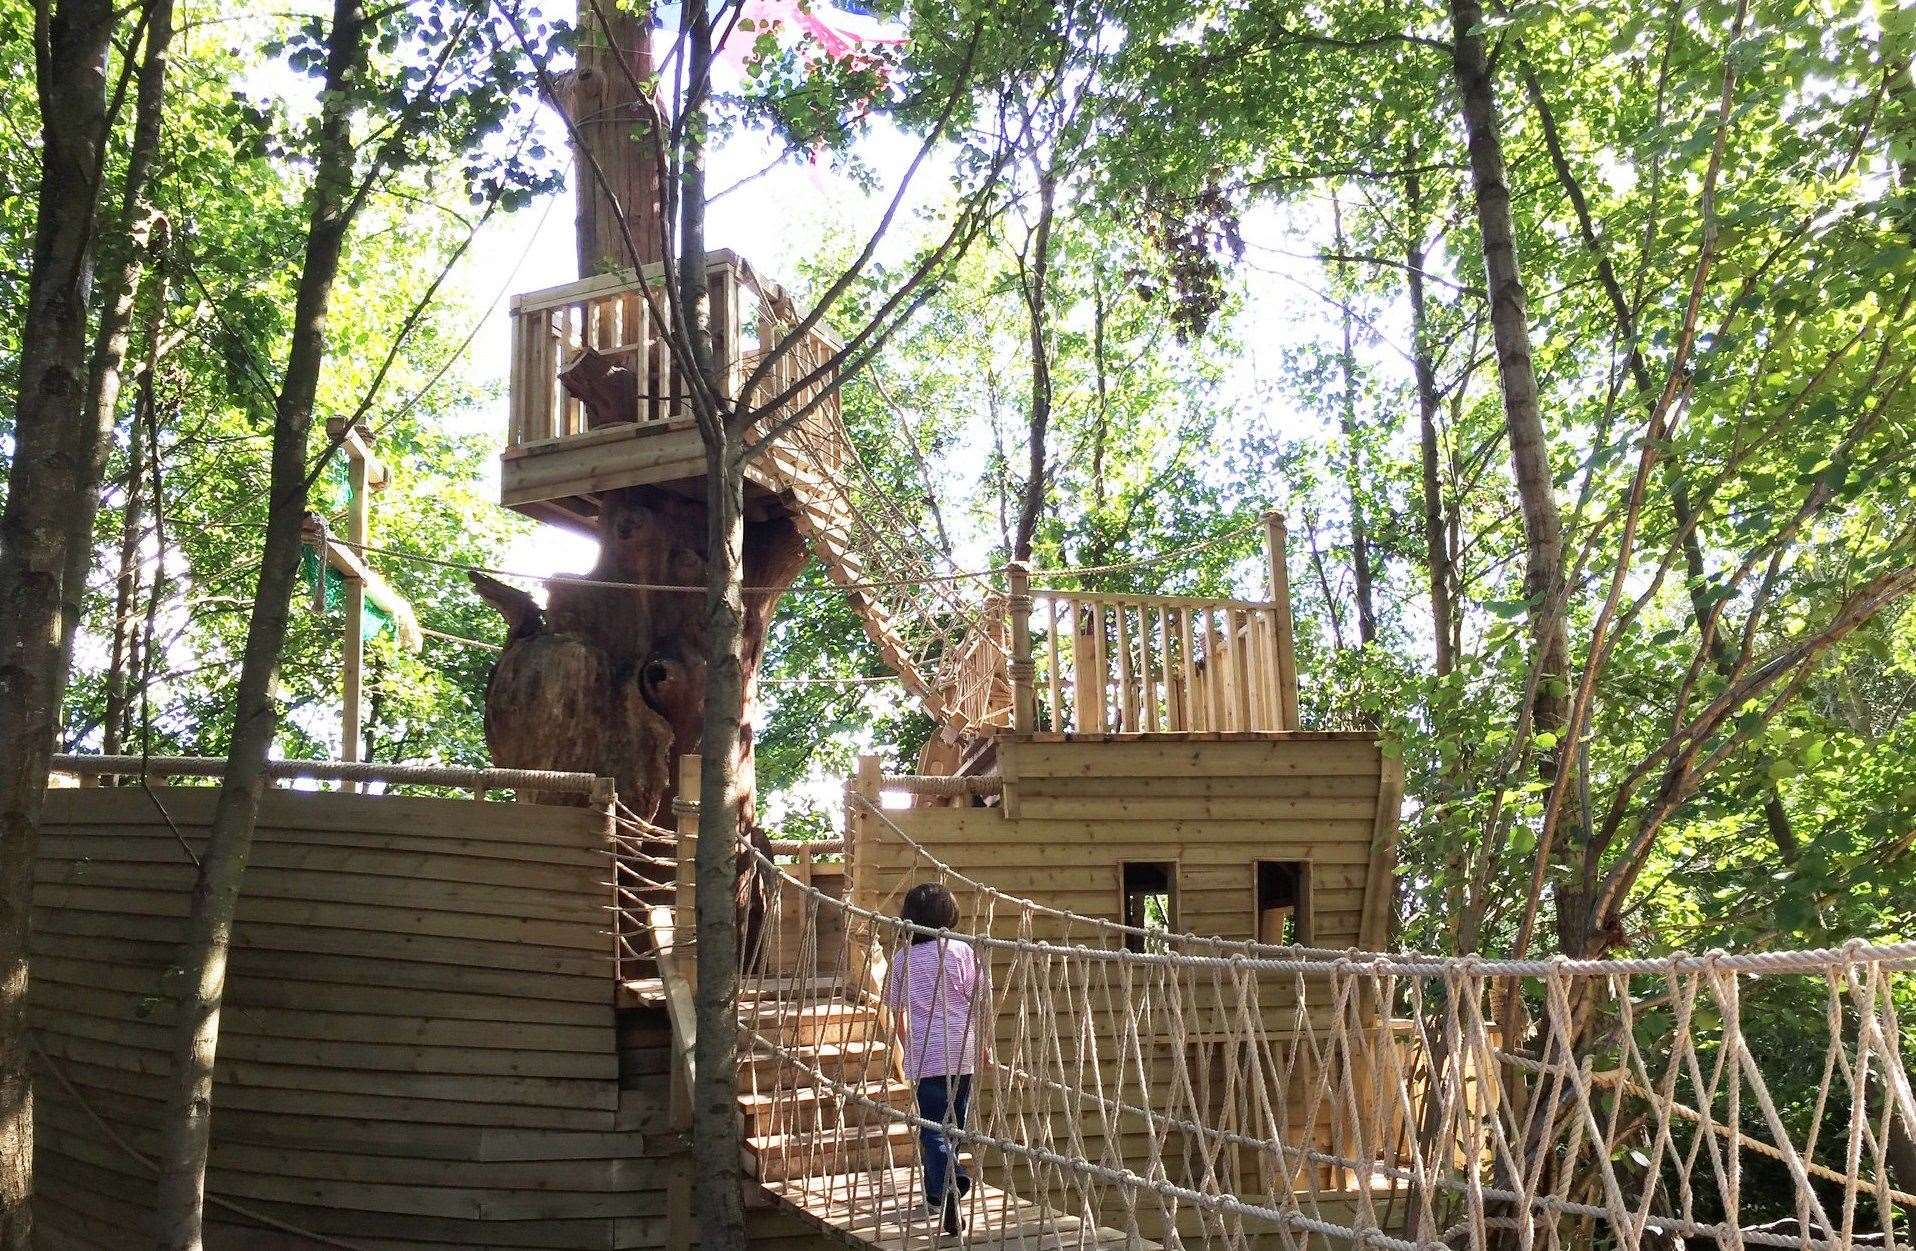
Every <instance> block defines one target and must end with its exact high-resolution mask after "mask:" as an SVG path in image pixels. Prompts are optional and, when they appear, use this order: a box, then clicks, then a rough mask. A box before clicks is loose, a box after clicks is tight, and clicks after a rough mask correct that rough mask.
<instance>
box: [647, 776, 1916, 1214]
mask: <svg viewBox="0 0 1916 1251" xmlns="http://www.w3.org/2000/svg"><path fill="white" fill-rule="evenodd" d="M859 802H864V801H862V800H861V801H859ZM870 811H871V812H872V813H874V814H876V816H877V818H878V824H879V825H880V826H881V827H883V830H884V836H885V837H887V838H897V839H902V840H905V841H906V842H909V836H908V835H906V834H905V832H904V831H903V830H901V829H899V828H898V826H897V825H895V824H893V823H891V822H890V821H888V820H886V819H885V818H884V815H883V813H882V811H880V810H878V809H877V808H876V806H875V805H874V806H871V808H870ZM663 835H664V832H662V831H660V832H658V833H657V834H656V835H648V834H645V833H644V832H642V831H639V830H637V829H636V828H635V827H633V826H631V825H630V823H628V824H627V826H626V829H625V831H624V834H623V842H624V845H625V846H626V848H627V852H626V854H627V855H629V856H630V857H632V858H634V860H635V861H637V862H639V863H638V864H637V867H635V868H633V869H632V870H631V872H632V873H633V874H634V875H635V879H636V877H637V876H638V875H645V876H652V875H654V874H657V873H659V872H662V871H663V866H664V865H665V864H667V863H671V862H672V859H673V854H672V853H671V852H670V851H669V850H668V849H666V848H665V847H664V846H663V844H662V843H661V842H660V841H659V838H660V837H661V836H663ZM743 855H744V858H745V859H746V860H747V862H748V863H749V864H750V865H752V866H753V867H754V868H755V869H756V873H757V880H758V882H759V884H760V887H761V890H762V894H763V903H764V909H763V915H764V922H763V924H762V926H761V927H759V928H758V930H757V938H756V942H755V944H754V946H755V951H754V953H752V956H751V957H750V959H751V965H750V969H749V971H748V972H747V973H746V975H745V976H744V978H743V981H742V988H741V995H740V1021H741V1044H740V1045H741V1057H740V1085H739V1088H740V1108H741V1116H742V1124H743V1131H744V1134H745V1141H746V1160H747V1164H748V1167H749V1171H750V1173H751V1175H752V1176H753V1177H754V1178H755V1179H756V1180H757V1182H758V1184H760V1185H761V1186H763V1187H764V1188H765V1189H766V1190H767V1191H768V1192H770V1193H771V1194H772V1195H773V1196H774V1197H775V1198H776V1199H778V1200H779V1201H780V1202H782V1203H784V1204H786V1205H788V1206H789V1207H791V1208H792V1209H794V1210H796V1211H798V1212H800V1213H801V1214H803V1215H806V1216H807V1217H809V1218H810V1219H812V1220H813V1221H814V1222H816V1223H817V1224H819V1225H821V1226H824V1227H826V1228H828V1229H830V1230H832V1231H834V1232H836V1233H838V1234H840V1235H841V1236H842V1237H844V1238H846V1239H848V1240H850V1241H852V1242H853V1243H855V1244H857V1245H866V1244H871V1245H882V1246H885V1247H888V1248H891V1247H895V1248H904V1247H915V1246H926V1247H929V1246H933V1245H965V1246H978V1247H1011V1246H1021V1247H1025V1246H1029V1247H1038V1246H1043V1247H1060V1248H1062V1247H1118V1246H1125V1247H1155V1246H1165V1247H1183V1246H1220V1247H1227V1248H1252V1247H1283V1248H1286V1249H1289V1248H1302V1247H1305V1246H1306V1245H1310V1244H1317V1245H1324V1244H1326V1243H1346V1244H1349V1245H1352V1246H1366V1247H1377V1248H1388V1249H1391V1251H1410V1249H1412V1248H1419V1249H1422V1248H1429V1249H1432V1251H1435V1249H1436V1248H1439V1247H1445V1248H1461V1247H1472V1248H1490V1247H1493V1246H1494V1247H1497V1248H1500V1249H1501V1248H1516V1249H1518V1251H1530V1249H1531V1248H1536V1247H1542V1248H1555V1247H1571V1246H1575V1247H1597V1246H1607V1245H1613V1246H1621V1247H1631V1248H1640V1247H1653V1248H1664V1247H1675V1246H1677V1245H1679V1244H1683V1243H1688V1242H1690V1241H1692V1240H1698V1241H1704V1242H1709V1243H1714V1244H1715V1245H1717V1246H1719V1247H1731V1248H1744V1247H1768V1246H1775V1247H1804V1248H1848V1247H1858V1246H1881V1247H1890V1248H1893V1247H1897V1246H1904V1245H1907V1244H1908V1241H1909V1218H1910V1215H1911V1213H1912V1212H1916V1195H1913V1194H1911V1193H1910V1190H1911V1189H1912V1179H1911V1176H1910V1173H1909V1172H1908V1170H1909V1169H1910V1167H1911V1166H1912V1163H1913V1162H1916V1161H1913V1160H1912V1143H1916V1098H1913V1097H1912V1093H1911V1086H1910V1081H1909V1077H1908V1071H1907V1067H1906V1064H1905V1061H1904V1058H1903V1050H1904V1047H1905V1046H1906V1044H1907V1042H1908V1041H1909V1040H1908V1038H1907V1037H1906V1031H1907V1030H1908V1028H1909V1027H1908V1026H1907V1025H1905V1024H1904V1023H1903V1022H1904V1017H1905V1015H1906V1014H1907V1013H1908V1012H1910V1010H1911V1001H1912V997H1913V995H1916V979H1913V978H1912V976H1911V972H1910V970H1911V969H1912V967H1916V943H1905V944H1900V945H1896V946H1884V947H1871V946H1867V945H1865V944H1863V943H1861V942H1860V941H1858V942H1851V943H1849V944H1846V945H1845V946H1843V947H1842V948H1838V949H1826V950H1818V951H1802V952H1765V953H1754V954H1740V955H1726V954H1723V953H1711V954H1708V955H1701V956H1693V955H1682V954H1679V955H1672V956H1666V957H1658V958H1646V959H1634V960H1612V961H1570V960H1563V959H1555V960H1525V961H1507V960H1491V959H1482V958H1476V957H1464V958H1437V957H1420V956H1391V955H1377V954H1365V953H1358V952H1339V951H1329V950H1323V949H1315V948H1308V947H1290V946H1272V945H1268V944H1260V943H1256V942H1248V941H1239V940H1228V939H1220V938H1213V937H1205V936H1201V935H1193V934H1181V933H1172V932H1169V931H1166V930H1163V929H1153V928H1148V927H1136V926H1128V925H1124V924H1120V923H1117V922H1113V921H1110V920H1104V919H1100V918H1095V917H1086V916H1078V915H1075V914H1070V913H1065V912H1062V911H1061V910H1059V909H1055V908H1047V907H1045V906H1043V905H1040V904H1037V903H1035V902H1033V901H1030V900H1025V899H1019V898H1016V897H1013V896H1010V895H1008V894H1006V893H1004V892H1002V891H998V890H995V889H993V888H991V887H990V886H989V885H987V884H986V883H983V882H981V881H978V880H977V879H975V878H972V877H968V876H966V875H964V874H962V873H959V872H957V871H955V870H953V869H951V868H949V867H948V866H946V865H944V864H942V863H941V862H939V861H938V860H937V859H936V858H935V857H933V856H932V855H931V854H930V853H929V852H927V851H926V850H925V849H924V848H922V847H915V849H914V860H915V861H916V868H915V870H914V872H912V873H911V874H909V875H901V876H900V877H899V878H898V880H897V881H895V882H890V883H886V884H884V889H883V890H882V891H881V892H880V901H879V903H878V905H877V906H875V907H869V908H868V907H862V906H859V905H857V904H855V903H852V902H849V901H847V900H844V899H840V898H837V897H835V896H834V895H833V894H831V893H830V892H828V891H826V890H824V889H822V888H820V887H819V886H817V885H815V884H813V883H811V882H809V881H806V880H803V879H802V878H801V877H800V876H799V875H797V874H795V873H794V872H793V871H792V869H791V867H790V866H788V865H782V864H780V863H778V862H777V859H776V858H775V856H768V855H766V854H765V853H764V852H763V851H762V850H748V851H746V852H745V853H743ZM648 861H649V862H651V863H650V864H646V863H644V862H648ZM675 867H676V866H675ZM652 880H654V881H656V880H657V878H656V877H655V876H653V877H652ZM919 881H942V882H944V883H946V884H947V885H948V886H949V887H950V888H951V889H952V890H953V892H954V894H955V895H956V896H957V897H958V898H959V899H960V901H961V908H962V915H961V919H960V922H959V924H958V925H956V926H954V927H953V928H952V929H950V930H939V931H931V930H924V929H920V928H919V927H915V926H912V925H909V924H907V923H905V922H903V921H901V920H899V919H897V918H896V917H895V916H894V915H892V913H894V912H895V911H896V905H897V903H898V899H899V897H900V896H902V893H903V891H904V889H906V888H908V887H909V886H910V885H912V884H915V883H916V882H919ZM652 898H654V899H656V898H657V896H656V895H654V896H652ZM653 907H654V909H655V910H654V912H653V920H654V925H653V932H654V933H655V934H657V935H660V936H661V937H662V938H663V941H664V943H665V945H666V946H667V947H669V946H670V945H671V935H672V934H673V933H674V932H677V933H683V934H688V935H689V934H690V932H691V918H690V917H675V916H674V915H673V908H672V906H670V905H664V906H661V905H657V904H656V903H655V904H654V905H653ZM1041 916H1042V917H1045V918H1047V919H1048V920H1049V921H1050V922H1052V923H1054V927H1053V932H1054V933H1055V932H1056V929H1055V922H1056V921H1057V920H1059V919H1060V918H1063V919H1065V920H1067V921H1068V925H1067V926H1066V928H1065V930H1064V935H1065V936H1064V938H1063V939H1062V940H1059V939H1055V938H1054V939H1051V940H1048V941H1037V940H1035V939H1034V938H1033V937H1032V935H1033V932H1034V921H1035V920H1036V919H1037V918H1039V917H1041ZM913 939H919V940H924V939H936V940H958V941H963V942H967V943H970V944H972V945H973V947H974V948H975V949H976V950H977V952H978V954H979V956H980V957H981V962H982V963H984V964H987V965H988V966H989V970H990V972H989V977H988V978H987V979H984V980H983V981H982V982H981V983H980V989H979V990H978V992H977V994H976V996H975V999H974V1001H972V1002H971V1003H970V1004H969V1007H970V1010H971V1011H972V1012H973V1013H974V1014H975V1019H976V1020H978V1021H980V1022H981V1023H983V1029H982V1032H983V1033H984V1034H985V1035H987V1036H988V1038H989V1041H988V1043H987V1045H985V1046H983V1047H981V1048H980V1049H979V1050H980V1051H981V1052H982V1054H979V1055H976V1056H974V1059H975V1061H976V1062H977V1076H976V1078H975V1079H974V1080H975V1090H974V1095H973V1101H972V1108H971V1116H970V1118H969V1122H968V1124H967V1125H965V1126H963V1127H960V1126H958V1125H955V1124H951V1123H949V1121H950V1118H949V1117H947V1118H946V1123H944V1124H942V1125H940V1124H939V1123H938V1122H933V1121H927V1120H924V1119H923V1118H921V1117H919V1116H918V1114H917V1109H916V1106H915V1103H914V1101H913V1098H912V1094H913V1092H912V1088H911V1087H910V1086H909V1085H907V1084H906V1083H905V1082H904V1080H903V1077H904V1072H905V1070H904V1069H903V1068H902V1067H901V1065H900V1058H901V1057H900V1048H899V1042H900V1039H901V1037H902V1038H909V1037H910V1036H911V1028H912V1023H911V1022H910V1021H909V1020H905V1019H901V1018H902V1016H903V1015H904V1014H903V1013H901V1012H899V1011H897V1010H896V1009H897V1006H898V1005H897V1003H896V996H888V995H886V994H884V992H883V987H884V985H885V981H884V978H885V970H886V968H887V967H889V966H890V965H892V964H895V963H896V962H897V960H898V959H899V957H900V956H901V955H902V954H903V952H904V950H905V948H906V947H908V946H909V945H910V943H911V942H912V941H913ZM684 951H685V943H683V942H681V943H680V944H679V945H678V952H679V955H678V958H677V963H678V964H679V965H680V966H681V967H687V966H689V964H690V961H689V960H687V959H685V958H684V955H683V953H684ZM940 993H942V991H941V992H940ZM888 1000H891V1001H892V1002H888ZM954 1006H955V1005H954ZM1755 1025H1760V1026H1761V1031H1760V1033H1758V1032H1757V1031H1756V1030H1755V1029H1753V1028H1751V1027H1752V1026H1755ZM1758 1038H1762V1039H1766V1040H1769V1041H1770V1043H1771V1044H1772V1045H1773V1046H1775V1047H1776V1050H1774V1052H1765V1053H1762V1054H1759V1053H1757V1052H1756V1051H1755V1050H1754V1048H1755V1046H1756V1040H1757V1039H1758ZM937 1128H942V1129H943V1131H944V1132H945V1133H946V1134H947V1135H948V1137H949V1138H950V1139H951V1140H952V1141H953V1142H954V1143H955V1144H957V1150H958V1151H959V1152H960V1153H961V1157H962V1158H963V1159H964V1160H965V1162H966V1167H967V1168H968V1169H969V1170H970V1172H971V1173H972V1174H973V1176H974V1177H975V1178H976V1182H977V1184H976V1185H974V1186H973V1187H972V1188H971V1189H970V1191H969V1193H968V1194H967V1195H966V1197H965V1198H964V1200H963V1212H964V1215H965V1216H966V1217H967V1218H968V1222H967V1227H966V1228H965V1230H964V1231H963V1232H962V1233H960V1234H958V1235H956V1236H952V1235H946V1234H942V1233H941V1232H940V1229H939V1220H938V1216H937V1214H936V1213H932V1212H930V1211H928V1210H927V1209H926V1207H925V1206H924V1204H923V1202H922V1201H923V1195H924V1182H923V1178H922V1175H921V1173H920V1170H919V1168H918V1150H917V1136H918V1131H920V1130H921V1129H937Z"/></svg>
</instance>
